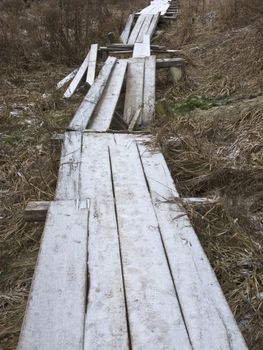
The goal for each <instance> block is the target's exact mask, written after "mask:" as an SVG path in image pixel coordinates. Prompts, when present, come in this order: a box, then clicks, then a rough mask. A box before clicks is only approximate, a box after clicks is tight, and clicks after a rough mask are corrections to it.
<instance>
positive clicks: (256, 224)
mask: <svg viewBox="0 0 263 350" xmlns="http://www.w3.org/2000/svg"><path fill="white" fill-rule="evenodd" d="M160 118H161V120H163V118H164V116H163V115H161V116H160ZM156 137H157V140H158V141H159V142H160V144H161V146H162V150H163V152H164V154H165V157H166V160H167V161H168V164H169V167H170V169H171V171H172V174H173V176H174V179H175V181H176V184H177V188H178V189H179V191H180V193H181V195H182V196H184V197H213V198H214V197H215V198H218V204H215V205H211V206H201V207H196V206H188V207H187V211H188V213H189V215H190V218H191V220H192V223H193V225H194V227H195V230H196V232H197V234H198V236H199V238H200V240H201V242H202V245H203V247H204V249H205V251H206V253H207V255H208V257H209V260H210V262H211V263H212V265H213V267H214V269H215V272H216V274H217V277H218V279H219V281H220V284H221V286H222V288H223V290H224V293H225V295H226V298H227V300H228V302H229V304H230V306H231V308H232V310H233V312H234V314H235V316H236V318H237V320H238V323H239V326H240V328H241V330H242V332H243V334H244V336H245V338H246V341H247V343H248V345H249V348H250V349H254V350H259V349H262V346H263V334H262V328H263V297H262V296H263V261H262V253H263V251H262V250H263V249H262V243H263V225H262V219H263V157H262V150H263V144H262V137H263V99H262V97H260V98H257V99H254V100H250V101H246V102H240V103H238V104H235V105H234V106H233V105H229V106H227V107H225V106H221V107H217V108H212V109H209V110H208V111H201V110H198V111H193V112H190V113H189V114H185V115H178V114H176V113H174V114H172V113H171V114H170V118H169V121H165V122H164V124H163V126H162V127H161V128H160V127H158V128H157V129H156Z"/></svg>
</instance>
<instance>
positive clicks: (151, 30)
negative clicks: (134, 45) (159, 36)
mask: <svg viewBox="0 0 263 350" xmlns="http://www.w3.org/2000/svg"><path fill="white" fill-rule="evenodd" d="M159 18H160V12H158V13H157V14H156V15H154V16H153V18H152V21H151V24H150V26H149V29H148V31H147V32H146V34H148V35H150V38H152V36H153V34H154V32H155V30H156V27H157V24H158V22H159Z"/></svg>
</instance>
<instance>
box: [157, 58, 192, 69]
mask: <svg viewBox="0 0 263 350" xmlns="http://www.w3.org/2000/svg"><path fill="white" fill-rule="evenodd" d="M185 63H186V62H185V60H184V59H183V58H158V59H157V60H156V67H157V68H170V67H178V66H179V67H181V66H182V65H184V64H185Z"/></svg>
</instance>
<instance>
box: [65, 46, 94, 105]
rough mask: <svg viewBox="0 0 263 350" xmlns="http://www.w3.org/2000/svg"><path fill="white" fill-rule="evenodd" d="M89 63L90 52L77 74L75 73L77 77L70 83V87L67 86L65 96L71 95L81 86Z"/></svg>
mask: <svg viewBox="0 0 263 350" xmlns="http://www.w3.org/2000/svg"><path fill="white" fill-rule="evenodd" d="M88 64H89V53H88V54H87V56H86V58H85V60H84V61H83V63H82V65H81V66H80V68H79V70H78V72H77V74H76V75H75V78H74V79H73V80H72V82H71V83H70V85H69V87H68V88H67V90H66V92H65V93H64V97H65V98H69V97H71V96H72V95H73V94H74V92H75V91H76V89H77V87H78V86H79V84H80V82H81V79H82V78H83V77H84V74H85V72H86V71H87V68H88Z"/></svg>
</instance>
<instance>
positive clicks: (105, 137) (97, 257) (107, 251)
mask: <svg viewBox="0 0 263 350" xmlns="http://www.w3.org/2000/svg"><path fill="white" fill-rule="evenodd" d="M113 137H114V136H113V135H112V134H105V133H104V134H94V133H87V134H84V136H83V153H82V165H81V174H82V176H81V188H82V196H83V197H86V196H87V197H88V198H90V199H91V207H90V216H89V242H88V269H89V271H88V272H89V291H88V298H87V302H88V305H87V313H86V319H85V333H84V334H85V346H84V349H85V350H89V349H101V350H103V349H123V350H128V349H129V345H128V330H127V320H126V308H125V298H124V287H123V280H122V267H121V257H120V250H119V238H118V228H117V221H116V216H115V204H114V197H113V190H112V179H111V168H110V167H111V166H110V159H109V152H108V147H109V145H110V143H111V142H113Z"/></svg>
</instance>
